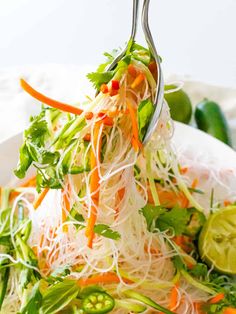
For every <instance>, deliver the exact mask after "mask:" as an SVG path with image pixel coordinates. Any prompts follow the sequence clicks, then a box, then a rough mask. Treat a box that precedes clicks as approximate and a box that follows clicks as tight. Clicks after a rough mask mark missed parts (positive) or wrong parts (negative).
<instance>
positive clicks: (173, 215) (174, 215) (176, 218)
mask: <svg viewBox="0 0 236 314" xmlns="http://www.w3.org/2000/svg"><path fill="white" fill-rule="evenodd" d="M189 218H190V212H189V211H188V210H187V209H186V208H179V207H174V208H172V209H171V210H170V211H168V212H165V213H163V214H161V215H160V216H159V218H158V219H157V220H156V227H157V228H158V229H160V230H161V231H165V230H167V229H170V228H172V229H173V230H174V232H175V235H180V234H182V233H183V232H184V230H185V229H186V226H187V224H188V222H189Z"/></svg>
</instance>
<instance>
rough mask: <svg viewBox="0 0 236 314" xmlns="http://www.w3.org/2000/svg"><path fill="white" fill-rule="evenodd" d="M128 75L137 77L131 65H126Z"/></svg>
mask: <svg viewBox="0 0 236 314" xmlns="http://www.w3.org/2000/svg"><path fill="white" fill-rule="evenodd" d="M128 73H129V74H130V75H131V76H133V77H136V76H137V70H136V69H135V67H134V66H133V64H131V63H130V64H129V65H128Z"/></svg>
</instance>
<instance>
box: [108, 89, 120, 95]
mask: <svg viewBox="0 0 236 314" xmlns="http://www.w3.org/2000/svg"><path fill="white" fill-rule="evenodd" d="M109 95H110V96H111V97H112V96H116V95H118V89H111V90H110V92H109Z"/></svg>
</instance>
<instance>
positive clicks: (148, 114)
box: [138, 99, 154, 141]
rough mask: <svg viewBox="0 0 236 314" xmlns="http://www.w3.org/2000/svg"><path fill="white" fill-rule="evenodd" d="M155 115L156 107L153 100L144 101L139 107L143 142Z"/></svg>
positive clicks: (139, 124)
mask: <svg viewBox="0 0 236 314" xmlns="http://www.w3.org/2000/svg"><path fill="white" fill-rule="evenodd" d="M153 113H154V106H153V103H152V102H151V100H148V99H146V100H143V101H141V103H140V104H139V106H138V130H139V139H140V140H141V141H142V140H143V138H144V136H145V134H146V132H147V129H148V125H149V122H150V120H151V118H152V115H153Z"/></svg>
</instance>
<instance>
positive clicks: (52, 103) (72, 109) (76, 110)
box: [20, 79, 83, 115]
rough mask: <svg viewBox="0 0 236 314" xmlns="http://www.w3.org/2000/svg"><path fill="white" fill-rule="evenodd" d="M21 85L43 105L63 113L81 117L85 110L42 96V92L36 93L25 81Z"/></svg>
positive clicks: (21, 80) (22, 80)
mask: <svg viewBox="0 0 236 314" xmlns="http://www.w3.org/2000/svg"><path fill="white" fill-rule="evenodd" d="M20 84H21V87H22V88H23V89H24V91H26V92H27V93H28V94H29V95H31V96H32V97H34V98H35V99H37V100H39V101H40V102H42V103H43V104H46V105H48V106H50V107H53V108H56V109H59V110H61V111H65V112H70V113H73V114H76V115H80V114H81V113H82V112H83V110H81V109H79V108H77V107H74V106H71V105H68V104H65V103H62V102H60V101H57V100H54V99H52V98H49V97H47V96H45V95H43V94H41V93H40V92H38V91H36V90H35V89H34V88H33V87H31V86H30V85H29V84H28V83H27V82H26V81H25V80H24V79H20Z"/></svg>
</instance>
